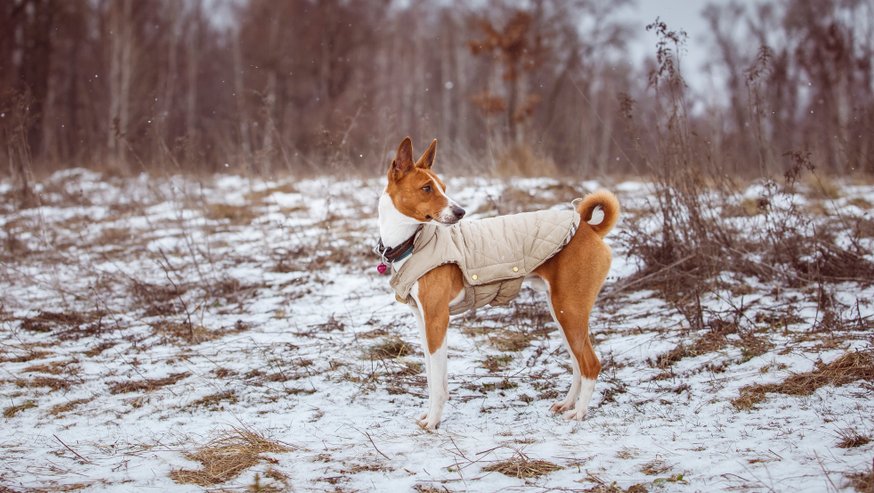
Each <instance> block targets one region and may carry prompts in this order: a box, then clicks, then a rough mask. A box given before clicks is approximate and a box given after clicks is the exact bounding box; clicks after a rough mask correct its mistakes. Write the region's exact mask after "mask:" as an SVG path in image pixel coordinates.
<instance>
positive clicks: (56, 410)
mask: <svg viewBox="0 0 874 493" xmlns="http://www.w3.org/2000/svg"><path fill="white" fill-rule="evenodd" d="M90 401H91V399H76V400H72V401H70V402H65V403H63V404H57V405H54V406H52V407H51V409H49V414H51V415H52V416H60V415H62V414H66V413H68V412H70V411H72V410H73V409H75V408H77V407H79V406H80V405H82V404H85V403H86V402H90Z"/></svg>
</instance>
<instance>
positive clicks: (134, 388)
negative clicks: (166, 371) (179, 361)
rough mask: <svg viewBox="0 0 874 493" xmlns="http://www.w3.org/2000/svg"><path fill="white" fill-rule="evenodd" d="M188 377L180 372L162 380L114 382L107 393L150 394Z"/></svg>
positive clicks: (187, 374) (186, 373)
mask: <svg viewBox="0 0 874 493" xmlns="http://www.w3.org/2000/svg"><path fill="white" fill-rule="evenodd" d="M189 375H191V374H190V373H188V372H182V373H173V374H172V375H169V376H166V377H164V378H151V379H145V380H139V381H128V382H116V383H113V384H110V386H109V392H110V393H112V394H125V393H128V392H152V391H153V390H157V389H159V388H161V387H166V386H167V385H173V384H174V383H176V382H178V381H179V380H182V379H183V378H186V377H188V376H189Z"/></svg>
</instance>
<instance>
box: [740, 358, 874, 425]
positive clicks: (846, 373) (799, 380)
mask: <svg viewBox="0 0 874 493" xmlns="http://www.w3.org/2000/svg"><path fill="white" fill-rule="evenodd" d="M857 380H865V381H867V382H874V357H872V354H871V352H866V351H855V352H851V353H846V354H844V355H843V356H841V357H840V358H838V359H836V360H834V361H832V362H831V363H829V364H827V365H825V364H822V363H818V364H817V365H816V368H814V369H813V370H812V371H809V372H805V373H797V374H794V375H792V376H790V377H789V378H787V379H786V380H784V381H783V382H781V383H769V384H756V385H748V386H746V387H743V388H742V389H741V390H740V395H739V396H738V397H737V399H734V400H733V401H732V402H731V403H732V404H733V405H734V407H735V408H736V409H741V410H744V409H751V408H752V407H754V406H755V405H756V404H758V403H759V402H762V401H763V400H765V398H766V396H767V394H769V393H779V394H786V395H810V394H812V393H813V392H814V391H816V389H818V388H820V387H823V386H825V385H835V386H841V385H847V384H848V383H852V382H855V381H857Z"/></svg>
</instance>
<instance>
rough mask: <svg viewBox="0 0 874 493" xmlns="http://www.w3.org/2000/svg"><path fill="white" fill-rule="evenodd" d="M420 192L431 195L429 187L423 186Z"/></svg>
mask: <svg viewBox="0 0 874 493" xmlns="http://www.w3.org/2000/svg"><path fill="white" fill-rule="evenodd" d="M422 191H423V192H425V193H431V185H425V186H424V187H422Z"/></svg>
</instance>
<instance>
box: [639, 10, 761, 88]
mask: <svg viewBox="0 0 874 493" xmlns="http://www.w3.org/2000/svg"><path fill="white" fill-rule="evenodd" d="M711 3H715V4H725V3H728V0H638V1H637V2H636V4H635V5H631V6H628V7H626V8H625V9H624V12H623V14H624V15H625V16H626V18H627V19H628V20H629V21H630V22H632V23H633V24H634V26H635V27H634V30H635V32H638V33H639V34H638V35H637V36H636V37H635V38H634V39H632V40H630V42H629V48H630V49H631V57H632V60H631V62H632V63H633V64H634V65H636V66H640V62H641V60H642V59H643V58H644V57H649V58H654V57H655V52H656V48H655V44H656V35H655V34H654V33H653V32H646V29H645V28H646V25H647V24H650V23H652V22H653V21H654V20H655V18H656V17H660V18H661V20H662V21H664V22H665V23H666V24H667V25H668V28H669V29H671V30H675V31H677V30H683V31H686V33H687V34H688V35H689V38H688V40H687V42H686V51H685V52H684V53H682V59H681V60H682V61H681V64H682V65H681V68H682V70H683V76H684V77H685V79H686V82H687V83H688V84H689V86H690V87H691V88H692V89H693V90H694V91H696V92H705V91H707V92H709V91H710V90H711V89H713V87H711V86H712V84H713V81H712V80H711V79H710V76H709V75H707V74H706V73H705V72H704V68H703V65H704V63H705V61H706V60H707V57H708V53H710V52H712V50H713V43H712V42H711V41H710V39H708V38H707V36H706V33H707V26H706V23H705V21H704V19H703V18H702V17H701V12H702V11H703V10H704V7H706V6H707V5H708V4H711ZM748 3H750V4H755V3H758V2H754V1H749V2H748Z"/></svg>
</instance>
